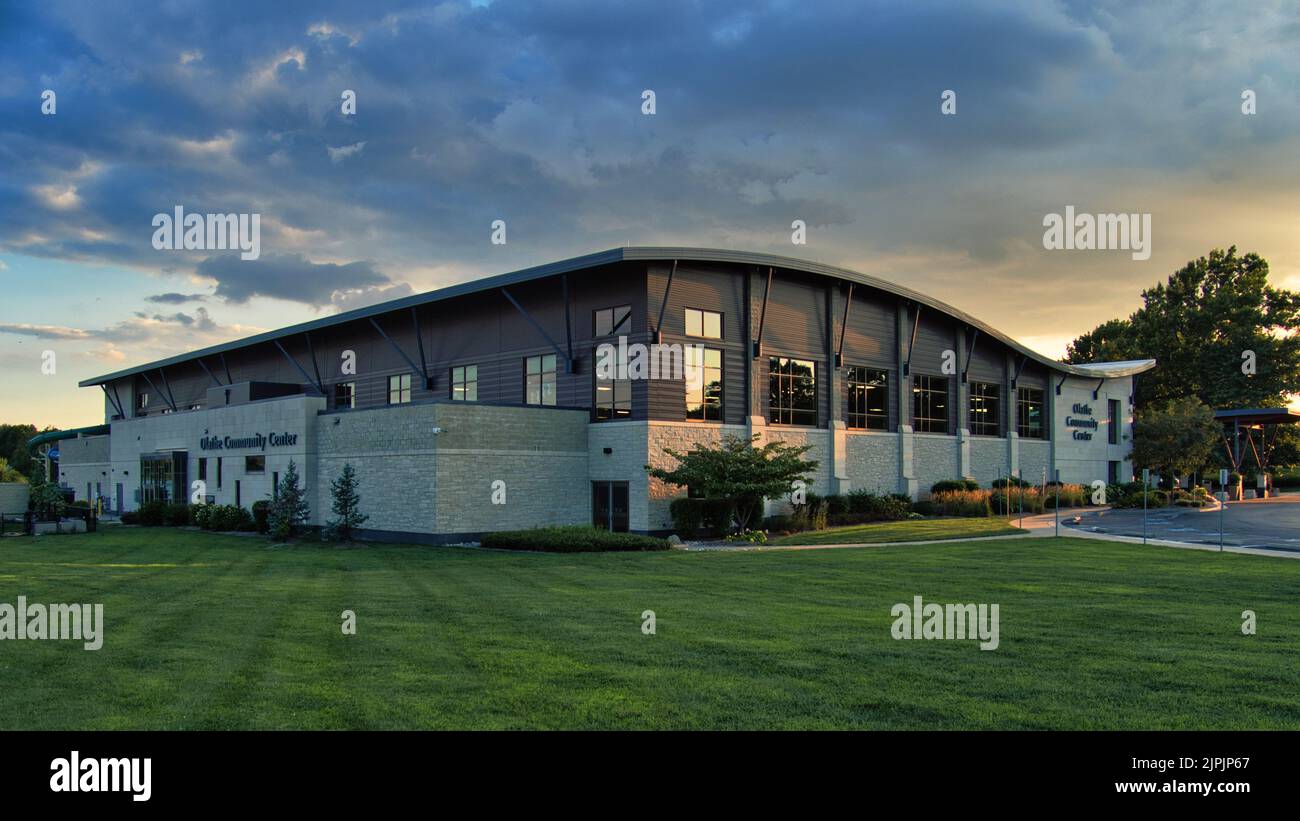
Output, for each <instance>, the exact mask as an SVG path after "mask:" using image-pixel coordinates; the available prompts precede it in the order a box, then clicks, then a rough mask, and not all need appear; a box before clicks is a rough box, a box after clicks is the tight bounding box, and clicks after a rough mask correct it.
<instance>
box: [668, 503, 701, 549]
mask: <svg viewBox="0 0 1300 821" xmlns="http://www.w3.org/2000/svg"><path fill="white" fill-rule="evenodd" d="M668 513H669V515H671V516H672V517H673V531H674V532H675V533H676V534H677V535H678V536H679V537H681V538H683V539H694V538H695V537H696V535H697V534H698V533H699V532H700V530H701V529H702V528H703V527H704V500H703V499H692V498H690V497H687V496H683V497H682V498H680V499H673V500H672V502H671V503H670V504H669V505H668Z"/></svg>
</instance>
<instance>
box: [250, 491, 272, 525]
mask: <svg viewBox="0 0 1300 821" xmlns="http://www.w3.org/2000/svg"><path fill="white" fill-rule="evenodd" d="M270 511H271V503H270V502H268V501H267V500H266V499H258V500H257V501H256V502H253V523H254V524H256V525H257V532H258V533H269V532H270V530H271V526H270V524H269V523H268V514H269V513H270Z"/></svg>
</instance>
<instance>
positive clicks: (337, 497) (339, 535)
mask: <svg viewBox="0 0 1300 821" xmlns="http://www.w3.org/2000/svg"><path fill="white" fill-rule="evenodd" d="M330 495H331V496H333V498H334V502H333V504H332V505H331V507H330V509H331V510H332V511H333V512H334V517H335V518H334V519H332V520H331V521H330V522H329V524H327V525H326V526H325V537H326V538H327V539H329V540H330V541H345V542H346V541H351V540H352V533H353V531H354V530H356V529H357V528H359V527H361V525H363V524H365V523H366V520H367V519H369V518H370V517H369V516H367V515H365V514H363V513H361V510H360V507H361V494H359V493H357V473H356V471H355V470H353V469H352V465H351V464H345V465H343V473H341V474H340V475H339V478H338V479H337V480H335V481H333V482H330Z"/></svg>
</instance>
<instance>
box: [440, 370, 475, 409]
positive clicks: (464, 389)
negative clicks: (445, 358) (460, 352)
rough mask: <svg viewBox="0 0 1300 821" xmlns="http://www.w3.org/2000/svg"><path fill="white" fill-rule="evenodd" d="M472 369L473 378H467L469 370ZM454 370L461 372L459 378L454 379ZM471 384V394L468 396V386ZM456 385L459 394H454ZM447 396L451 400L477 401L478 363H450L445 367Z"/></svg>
mask: <svg viewBox="0 0 1300 821" xmlns="http://www.w3.org/2000/svg"><path fill="white" fill-rule="evenodd" d="M471 368H473V369H474V378H473V379H470V378H469V370H470V369H471ZM456 371H460V372H461V378H460V379H459V380H457V379H456ZM471 385H472V386H473V392H474V395H473V396H469V392H470V386H471ZM457 387H459V388H460V393H461V395H460V396H457V395H456V389H457ZM447 396H448V398H450V399H451V401H453V402H477V401H478V363H477V362H470V363H467V364H464V365H452V366H451V367H450V368H448V369H447Z"/></svg>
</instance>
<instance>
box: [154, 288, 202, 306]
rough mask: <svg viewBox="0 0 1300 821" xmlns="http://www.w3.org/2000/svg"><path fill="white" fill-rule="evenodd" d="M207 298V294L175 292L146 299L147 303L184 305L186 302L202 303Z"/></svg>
mask: <svg viewBox="0 0 1300 821" xmlns="http://www.w3.org/2000/svg"><path fill="white" fill-rule="evenodd" d="M207 298H208V297H207V294H178V293H176V292H174V291H173V292H170V293H166V294H153V295H152V296H147V297H145V298H144V299H145V302H156V303H158V304H160V305H183V304H184V303H186V302H202V301H203V300H205V299H207Z"/></svg>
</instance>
